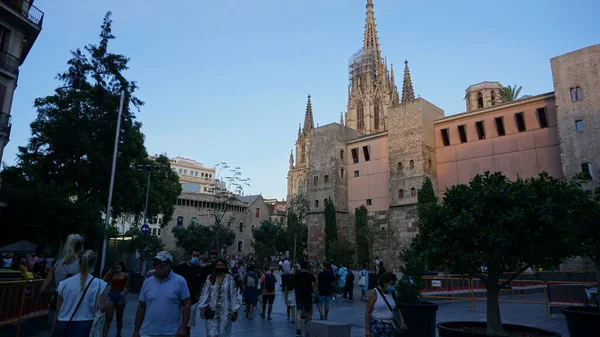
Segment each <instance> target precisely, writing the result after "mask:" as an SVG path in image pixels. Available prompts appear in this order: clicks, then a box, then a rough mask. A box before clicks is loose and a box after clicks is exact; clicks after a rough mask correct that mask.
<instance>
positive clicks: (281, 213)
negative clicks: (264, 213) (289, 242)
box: [265, 199, 287, 228]
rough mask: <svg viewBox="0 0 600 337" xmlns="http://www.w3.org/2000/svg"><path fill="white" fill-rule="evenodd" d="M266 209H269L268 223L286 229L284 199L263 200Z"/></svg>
mask: <svg viewBox="0 0 600 337" xmlns="http://www.w3.org/2000/svg"><path fill="white" fill-rule="evenodd" d="M265 203H266V204H267V207H269V221H271V222H273V223H275V224H278V225H281V226H283V227H284V228H286V227H287V202H286V201H285V199H283V200H277V199H265Z"/></svg>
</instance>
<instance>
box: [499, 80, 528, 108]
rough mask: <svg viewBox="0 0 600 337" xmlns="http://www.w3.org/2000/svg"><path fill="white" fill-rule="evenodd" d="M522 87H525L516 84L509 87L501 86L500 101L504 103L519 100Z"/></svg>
mask: <svg viewBox="0 0 600 337" xmlns="http://www.w3.org/2000/svg"><path fill="white" fill-rule="evenodd" d="M521 89H523V87H521V86H519V87H518V88H517V85H516V84H515V85H514V86H512V87H511V86H510V85H509V86H507V87H502V88H500V90H498V96H499V99H500V102H501V103H504V102H512V101H516V100H518V99H519V98H521V97H520V96H519V95H520V94H521Z"/></svg>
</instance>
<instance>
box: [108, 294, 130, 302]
mask: <svg viewBox="0 0 600 337" xmlns="http://www.w3.org/2000/svg"><path fill="white" fill-rule="evenodd" d="M106 298H107V299H108V301H109V302H111V303H114V304H125V303H127V296H126V295H121V292H117V291H109V292H108V295H107V296H106Z"/></svg>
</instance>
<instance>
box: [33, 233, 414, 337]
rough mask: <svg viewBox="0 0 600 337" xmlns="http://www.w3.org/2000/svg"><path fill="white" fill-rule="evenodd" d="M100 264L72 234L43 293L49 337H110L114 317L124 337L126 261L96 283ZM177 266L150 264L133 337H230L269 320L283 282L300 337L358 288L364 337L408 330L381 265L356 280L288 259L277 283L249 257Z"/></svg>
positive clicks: (167, 261)
mask: <svg viewBox="0 0 600 337" xmlns="http://www.w3.org/2000/svg"><path fill="white" fill-rule="evenodd" d="M96 261H97V255H96V253H94V252H93V251H91V250H84V247H83V238H82V237H81V236H79V235H77V234H72V235H69V237H68V238H67V240H66V243H65V246H64V248H63V251H62V254H61V256H60V258H59V259H58V260H57V261H56V263H55V264H54V266H53V267H52V268H50V269H49V270H48V271H47V275H46V278H45V281H44V283H43V285H42V291H47V290H48V289H55V296H53V298H52V300H51V301H50V306H49V307H50V310H49V317H50V318H51V322H52V336H55V337H58V336H78V337H79V336H92V337H106V336H107V335H108V332H109V330H110V327H111V324H112V321H113V319H115V320H116V333H117V334H116V336H117V337H121V334H122V329H123V314H124V310H125V306H126V303H127V293H128V292H129V289H130V275H129V274H128V273H127V270H126V268H125V265H124V263H123V262H122V261H114V262H113V266H112V268H111V269H110V270H109V271H108V272H107V273H105V274H104V275H103V276H102V277H101V278H96V277H94V276H93V275H92V271H93V270H94V267H95V264H96ZM173 262H174V260H173V256H172V255H171V253H169V252H167V251H161V252H159V253H158V254H156V256H155V257H154V259H153V260H152V266H153V268H154V269H153V270H152V272H151V273H148V274H147V275H146V276H147V277H146V279H145V280H144V283H143V285H142V287H141V290H140V293H139V303H138V307H137V310H136V314H135V325H134V332H133V337H151V336H177V337H189V336H190V333H191V328H193V327H195V326H196V325H198V324H202V323H203V324H204V331H205V336H207V337H227V336H231V334H232V326H233V324H234V322H236V321H237V320H238V319H239V318H238V312H240V311H244V312H245V319H247V320H253V319H255V316H256V315H255V311H258V317H260V319H264V320H272V312H273V310H274V309H273V303H274V302H275V296H276V288H277V285H278V284H280V285H281V290H282V291H283V296H284V300H285V306H286V309H285V310H286V317H287V320H288V322H290V323H291V324H294V325H295V329H296V336H298V337H299V336H302V330H303V329H302V326H303V324H302V323H307V322H309V321H311V320H312V319H313V308H315V307H316V309H317V311H318V317H319V319H321V320H328V318H329V314H330V311H331V307H330V302H331V301H335V300H336V298H340V297H341V298H343V299H344V300H345V301H353V293H354V287H355V286H358V287H359V288H360V289H361V300H362V301H365V302H366V304H365V324H366V333H365V335H366V336H367V337H391V336H395V333H396V332H397V331H398V329H406V328H407V327H406V325H405V324H404V321H403V318H402V314H401V313H400V311H399V308H398V307H397V306H396V304H395V298H394V289H393V288H394V285H395V283H396V281H397V279H396V275H395V274H393V273H389V272H386V271H385V268H383V262H381V261H379V259H378V260H377V261H376V264H375V266H376V268H375V272H376V273H377V274H378V278H375V279H374V280H373V279H372V277H371V276H372V272H371V271H370V270H368V266H367V264H363V265H362V268H360V270H359V271H358V274H357V275H355V272H353V271H352V268H349V266H346V265H343V264H340V266H336V265H335V264H332V263H313V264H312V265H311V264H308V263H300V264H295V265H293V264H292V261H290V260H289V259H288V258H283V259H282V260H281V261H280V263H279V269H280V276H279V278H280V279H278V276H277V275H276V273H275V270H273V269H271V266H260V265H257V264H255V263H254V259H253V257H252V256H241V255H239V256H230V257H222V256H219V254H218V252H217V251H211V252H209V253H208V258H207V259H203V258H202V256H201V251H200V250H199V249H192V250H191V251H190V252H189V255H188V256H187V258H186V261H185V262H184V263H182V264H177V265H175V264H174V263H173ZM370 283H373V284H370ZM374 283H376V284H374ZM395 316H396V317H397V318H398V319H397V321H395Z"/></svg>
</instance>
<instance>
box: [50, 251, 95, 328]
mask: <svg viewBox="0 0 600 337" xmlns="http://www.w3.org/2000/svg"><path fill="white" fill-rule="evenodd" d="M96 261H97V255H96V253H94V252H93V251H91V250H86V251H85V252H83V254H81V257H80V258H79V270H80V272H79V274H76V275H73V277H70V278H67V279H65V280H63V281H62V282H61V283H60V284H59V285H58V302H57V305H56V311H57V313H58V314H57V315H56V317H55V319H54V326H53V329H52V336H53V337H58V336H61V337H63V336H65V337H81V336H89V335H90V331H91V330H92V325H93V324H94V319H95V318H96V312H97V311H98V310H100V311H104V310H105V308H106V296H105V295H104V290H105V288H106V282H104V281H103V280H101V279H99V278H96V277H94V276H92V274H91V273H92V271H93V270H94V266H95V265H96ZM100 323H102V324H103V322H100ZM95 329H97V330H98V331H96V335H99V334H101V333H102V325H100V324H98V326H97V327H96V328H95Z"/></svg>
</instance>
